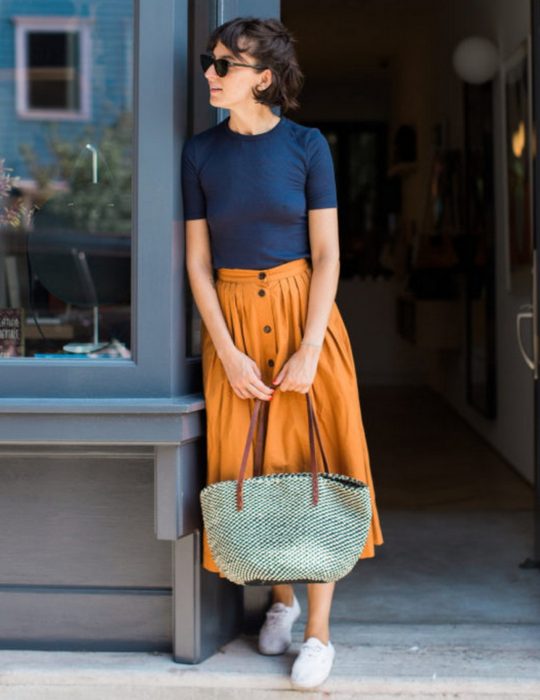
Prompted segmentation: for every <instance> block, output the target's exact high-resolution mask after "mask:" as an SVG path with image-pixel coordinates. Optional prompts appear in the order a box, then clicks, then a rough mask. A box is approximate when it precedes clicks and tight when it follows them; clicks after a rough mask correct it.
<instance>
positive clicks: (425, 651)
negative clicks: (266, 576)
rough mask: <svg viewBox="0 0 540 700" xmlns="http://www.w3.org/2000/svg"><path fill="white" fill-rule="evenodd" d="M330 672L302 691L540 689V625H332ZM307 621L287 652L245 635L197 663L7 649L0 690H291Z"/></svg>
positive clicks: (392, 693) (1, 655) (24, 699)
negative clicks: (260, 645) (261, 646)
mask: <svg viewBox="0 0 540 700" xmlns="http://www.w3.org/2000/svg"><path fill="white" fill-rule="evenodd" d="M333 637H334V639H335V640H336V641H335V646H336V661H335V664H334V668H333V670H332V674H331V676H330V678H329V679H328V680H327V681H326V683H324V684H323V685H322V686H321V687H320V689H319V690H318V691H311V692H301V695H302V697H305V698H323V697H324V698H336V699H339V700H349V699H350V700H352V698H355V699H356V698H377V700H383V699H386V698H401V699H403V700H405V699H409V698H411V699H412V698H414V699H415V700H418V699H421V698H464V699H465V698H466V699H467V700H475V699H476V698H482V699H485V700H487V699H489V700H499V699H503V698H504V699H505V700H514V698H516V699H517V698H519V699H520V700H538V698H540V625H526V624H515V625H510V624H501V625H467V624H456V625H447V624H440V625H430V624H423V625H411V624H376V625H373V624H364V625H361V626H360V627H359V626H358V625H354V626H352V625H348V624H343V623H338V624H335V625H334V626H333ZM301 641H302V634H301V631H299V632H297V633H296V635H294V636H293V645H292V646H291V648H290V649H289V651H288V653H287V654H285V655H283V656H275V657H266V656H262V655H260V654H259V653H258V652H257V650H256V637H255V636H247V635H244V636H242V637H239V638H238V639H236V640H234V641H233V642H231V643H229V644H227V645H225V646H224V647H223V648H222V649H221V650H220V652H219V653H217V654H215V655H214V656H212V657H210V658H209V659H207V660H206V661H204V662H202V663H200V664H198V665H189V664H177V663H174V662H173V661H172V658H171V656H170V655H168V654H159V653H156V654H152V653H130V652H122V653H116V652H43V651H1V652H0V669H1V671H0V698H2V700H67V699H68V698H69V700H128V699H129V700H173V698H174V700H183V699H184V698H185V699H186V700H187V699H188V698H189V700H199V699H201V700H202V699H204V700H209V699H210V698H220V700H228V699H229V698H249V700H266V699H267V698H268V699H270V698H271V699H274V698H282V697H285V696H289V697H290V696H291V693H296V692H298V691H295V690H292V689H291V687H290V685H289V680H288V677H289V676H288V674H289V670H290V667H291V665H292V662H293V660H294V657H295V655H296V653H297V651H298V648H299V646H300V643H301Z"/></svg>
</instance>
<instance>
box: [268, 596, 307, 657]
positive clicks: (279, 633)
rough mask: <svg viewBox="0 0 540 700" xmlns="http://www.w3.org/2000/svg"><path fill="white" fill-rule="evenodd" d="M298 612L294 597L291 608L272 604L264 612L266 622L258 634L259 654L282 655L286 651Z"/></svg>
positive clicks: (298, 606) (297, 604)
mask: <svg viewBox="0 0 540 700" xmlns="http://www.w3.org/2000/svg"><path fill="white" fill-rule="evenodd" d="M300 612H301V610H300V603H299V602H298V600H297V598H296V596H294V598H293V604H292V605H291V606H289V605H285V604H284V603H274V604H273V605H272V606H271V607H270V608H269V609H268V610H267V611H266V620H265V622H264V624H263V626H262V627H261V630H260V632H259V651H260V652H261V654H271V655H273V654H284V653H285V652H286V651H287V649H288V648H289V646H290V644H291V641H292V638H291V629H292V626H293V624H294V622H295V620H297V619H298V617H299V616H300Z"/></svg>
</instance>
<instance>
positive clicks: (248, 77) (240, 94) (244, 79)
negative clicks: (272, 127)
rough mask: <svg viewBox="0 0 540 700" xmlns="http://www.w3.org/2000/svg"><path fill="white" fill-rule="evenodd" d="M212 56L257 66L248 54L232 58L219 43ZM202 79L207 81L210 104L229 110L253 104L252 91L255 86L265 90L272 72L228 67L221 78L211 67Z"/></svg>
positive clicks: (227, 50)
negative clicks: (225, 73)
mask: <svg viewBox="0 0 540 700" xmlns="http://www.w3.org/2000/svg"><path fill="white" fill-rule="evenodd" d="M212 55H213V56H214V58H226V59H227V60H229V61H233V62H234V63H244V64H246V65H249V64H251V65H256V64H257V61H256V60H255V58H254V57H253V56H251V55H250V54H248V53H243V54H242V55H241V56H240V57H238V56H234V55H233V54H232V52H231V51H230V50H229V49H228V48H227V47H226V46H225V45H224V44H222V43H221V41H218V43H217V44H216V45H215V47H214V50H213V51H212ZM204 77H205V78H206V80H207V81H208V89H209V91H210V103H211V104H212V105H214V106H216V107H223V108H224V109H230V108H231V107H235V106H238V105H241V104H245V103H251V102H254V98H253V95H252V94H251V91H252V89H253V88H254V87H256V86H257V87H259V89H262V88H267V87H268V86H269V85H270V82H271V80H272V72H271V71H270V69H266V70H264V71H257V70H255V69H254V68H244V67H243V66H229V70H228V71H227V75H225V76H224V77H222V78H221V77H220V76H219V75H218V74H217V73H216V69H215V68H214V66H213V65H212V66H210V68H208V70H207V71H206V72H205V74H204Z"/></svg>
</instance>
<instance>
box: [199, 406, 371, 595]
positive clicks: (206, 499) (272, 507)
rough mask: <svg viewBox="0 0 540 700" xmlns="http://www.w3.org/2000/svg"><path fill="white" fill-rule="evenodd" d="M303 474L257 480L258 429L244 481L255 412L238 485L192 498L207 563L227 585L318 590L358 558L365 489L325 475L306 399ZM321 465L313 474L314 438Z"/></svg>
mask: <svg viewBox="0 0 540 700" xmlns="http://www.w3.org/2000/svg"><path fill="white" fill-rule="evenodd" d="M306 400H307V411H308V424H309V448H310V471H306V472H289V473H279V474H266V475H264V476H263V475H261V472H262V467H261V454H262V445H263V437H262V436H263V435H264V431H265V429H264V428H263V427H261V429H260V430H259V431H258V436H257V445H256V448H255V456H254V469H253V473H254V474H258V475H256V476H253V477H252V478H248V479H244V475H245V471H246V465H247V458H248V454H249V451H250V447H251V443H252V441H253V436H254V432H255V425H256V423H257V421H258V419H259V414H260V413H261V414H262V415H264V414H265V413H267V409H268V402H264V403H265V404H267V405H266V407H265V408H266V410H265V411H262V412H261V404H262V403H263V402H262V400H260V399H255V405H254V410H253V413H252V416H251V421H250V426H249V430H248V436H247V440H246V445H245V448H244V454H243V457H242V463H241V466H240V471H239V475H238V479H230V480H226V481H218V482H215V483H213V484H209V485H207V486H206V487H205V488H203V489H202V490H201V492H200V502H201V508H202V516H203V522H204V527H205V529H206V534H207V538H208V544H209V546H210V551H211V553H212V556H213V558H214V560H215V562H216V564H217V566H218V567H219V569H220V570H221V572H222V573H223V575H224V576H226V578H228V579H229V580H230V581H233V582H234V583H238V584H248V585H256V584H259V585H262V584H264V585H272V584H277V583H325V582H329V581H337V580H338V579H340V578H343V576H346V575H347V574H348V573H349V572H350V571H351V569H352V568H353V567H354V565H355V563H356V562H357V560H358V557H359V556H360V553H361V552H362V550H363V548H364V545H365V542H366V539H367V535H368V530H369V526H370V523H371V516H372V512H371V501H370V493H369V487H368V485H367V484H366V483H364V482H363V481H359V480H358V479H354V478H353V477H350V476H346V475H344V474H333V473H330V470H329V468H328V463H327V460H326V455H325V453H324V449H323V446H322V443H321V437H320V432H319V426H318V424H317V419H316V417H315V413H314V410H313V404H312V400H311V397H310V395H309V393H308V394H306ZM315 434H316V436H317V440H318V443H319V447H320V451H321V455H322V458H323V463H324V473H318V468H317V462H316V457H315V436H314V435H315Z"/></svg>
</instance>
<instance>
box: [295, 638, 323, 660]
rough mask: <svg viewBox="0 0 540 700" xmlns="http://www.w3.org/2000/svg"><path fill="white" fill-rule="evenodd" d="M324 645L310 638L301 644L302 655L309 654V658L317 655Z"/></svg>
mask: <svg viewBox="0 0 540 700" xmlns="http://www.w3.org/2000/svg"><path fill="white" fill-rule="evenodd" d="M325 646H326V645H324V644H323V643H322V642H317V641H313V640H311V639H310V640H309V641H306V642H304V643H303V644H302V649H301V652H302V656H309V657H310V658H314V657H315V656H319V654H320V653H321V652H322V651H324V650H325Z"/></svg>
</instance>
